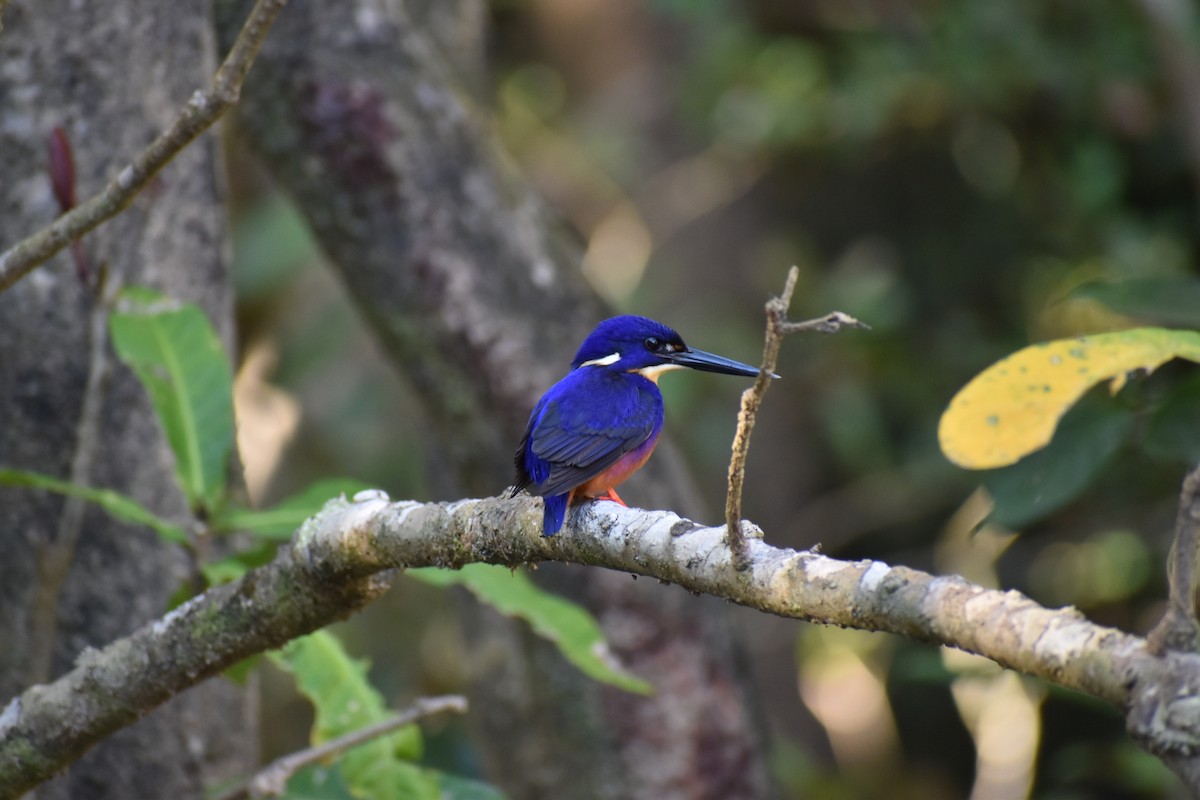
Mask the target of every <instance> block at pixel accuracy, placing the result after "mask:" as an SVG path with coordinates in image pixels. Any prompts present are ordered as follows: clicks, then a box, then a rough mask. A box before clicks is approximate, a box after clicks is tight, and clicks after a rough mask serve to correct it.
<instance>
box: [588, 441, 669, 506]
mask: <svg viewBox="0 0 1200 800" xmlns="http://www.w3.org/2000/svg"><path fill="white" fill-rule="evenodd" d="M656 444H658V436H657V435H655V436H651V437H650V438H649V439H647V440H646V441H645V442H643V443H642V444H640V445H638V447H636V448H635V449H633V450H630V451H629V452H628V453H626V454H625V455H623V456H621V457H620V458H619V459H617V461H616V463H614V464H613V465H612V466H611V467H609V468H608V469H606V470H604V472H601V473H600V474H599V475H597V476H596V477H594V478H592V479H591V480H589V481H587V482H586V483H581V484H579V485H578V486H576V487H575V489H574V490H573V491H572V493H571V497H572V499H574V498H577V497H578V498H583V497H600V496H601V495H605V494H608V490H609V489H612V488H615V487H617V486H620V485H621V484H622V483H624V482H625V479H626V478H628V477H629V476H630V475H632V474H633V473H635V472H637V471H638V470H639V469H641V468H642V465H643V464H645V463H646V460H647V459H649V458H650V454H651V453H653V452H654V446H655V445H656Z"/></svg>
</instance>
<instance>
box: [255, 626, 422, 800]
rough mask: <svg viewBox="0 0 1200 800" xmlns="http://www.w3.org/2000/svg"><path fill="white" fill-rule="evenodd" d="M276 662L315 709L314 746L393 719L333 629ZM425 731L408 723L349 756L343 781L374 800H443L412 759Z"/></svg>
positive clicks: (296, 644)
mask: <svg viewBox="0 0 1200 800" xmlns="http://www.w3.org/2000/svg"><path fill="white" fill-rule="evenodd" d="M271 660H272V661H273V662H274V663H275V664H276V665H277V666H279V667H280V668H281V669H284V670H286V671H287V672H290V673H291V674H292V675H293V676H294V677H295V679H296V686H297V688H299V690H300V692H301V693H303V694H304V696H305V697H307V698H308V699H309V700H310V701H312V704H313V707H314V709H315V711H316V721H315V722H314V724H313V731H312V740H313V743H314V744H318V743H320V742H324V741H328V740H329V739H334V738H337V737H338V736H342V735H344V734H347V733H349V732H350V731H354V730H358V729H359V728H363V727H366V726H367V725H371V724H374V723H376V722H379V721H381V720H383V719H386V718H388V717H390V716H391V712H390V711H388V709H387V707H386V706H385V705H384V702H383V698H382V697H381V696H380V694H379V692H378V691H376V689H375V687H373V686H372V685H371V684H370V683H369V682H368V681H367V665H366V662H364V661H358V660H355V659H352V658H351V657H350V656H349V655H348V654H347V653H346V651H345V649H344V648H343V647H342V643H341V641H339V640H338V639H337V637H335V636H334V635H333V634H331V633H329V632H328V631H317V632H316V633H314V634H311V635H309V636H305V637H303V638H301V639H296V640H294V641H292V642H290V643H288V645H287V646H286V647H284V648H283V650H281V651H278V652H275V653H272V654H271ZM421 750H422V739H421V730H420V728H418V727H417V726H416V725H409V726H406V727H404V728H401V729H400V730H398V731H396V732H395V733H392V734H388V735H387V736H383V737H380V738H378V739H375V740H373V741H370V742H367V743H366V744H363V745H361V746H359V747H355V748H354V749H352V750H349V751H347V752H346V754H345V755H343V756H342V757H341V759H340V761H339V764H340V769H341V773H342V779H343V780H344V781H345V783H346V786H347V788H349V790H350V793H351V794H353V795H354V796H355V797H363V798H371V799H372V800H438V798H439V790H438V786H437V780H436V779H435V778H434V777H432V776H431V775H429V774H427V773H426V772H425V771H424V770H422V769H421V768H420V767H418V766H417V765H416V764H413V763H411V762H410V761H409V760H411V759H416V758H419V757H420V756H421ZM402 759H409V760H402Z"/></svg>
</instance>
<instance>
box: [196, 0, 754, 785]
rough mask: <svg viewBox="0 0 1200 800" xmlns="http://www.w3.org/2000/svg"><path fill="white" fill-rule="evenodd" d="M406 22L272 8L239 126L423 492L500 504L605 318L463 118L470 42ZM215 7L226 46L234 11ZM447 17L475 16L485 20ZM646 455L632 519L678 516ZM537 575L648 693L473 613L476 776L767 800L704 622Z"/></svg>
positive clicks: (240, 8)
mask: <svg viewBox="0 0 1200 800" xmlns="http://www.w3.org/2000/svg"><path fill="white" fill-rule="evenodd" d="M418 6H419V7H421V8H428V7H429V4H411V5H409V6H408V7H407V9H406V8H405V6H404V4H401V3H394V4H390V5H388V6H387V7H386V8H387V10H386V11H384V10H383V8H382V7H380V6H379V5H378V4H376V3H371V2H361V3H360V2H344V3H310V4H297V5H293V6H292V7H290V8H288V9H287V12H286V13H285V14H284V15H282V16H281V18H280V20H279V23H278V26H279V27H278V28H277V30H276V31H275V32H274V34H273V35H272V37H271V38H270V40H269V41H268V42H267V43H266V46H265V48H264V50H263V53H262V55H261V56H260V59H259V62H258V64H257V65H256V68H255V71H254V73H252V74H251V76H250V79H249V81H248V83H247V86H246V90H245V93H244V95H243V98H244V101H243V103H242V105H241V106H240V107H239V121H240V123H241V126H242V129H243V132H244V135H245V136H246V138H247V139H248V140H249V141H250V143H251V145H252V146H253V147H254V148H255V149H256V150H257V151H258V152H259V153H261V154H262V155H263V157H264V159H265V161H266V162H267V164H268V165H269V167H270V168H271V169H272V171H273V172H274V174H275V175H276V176H277V178H278V179H279V181H280V182H281V184H282V185H283V186H284V187H285V189H286V190H287V191H288V192H290V193H291V194H292V195H293V197H294V198H295V199H296V201H297V202H298V204H299V206H300V208H301V210H302V211H303V213H304V214H305V215H306V216H307V218H308V220H309V222H310V224H311V225H312V228H313V230H314V232H315V233H316V236H317V238H318V240H319V241H320V242H321V245H322V249H323V250H324V252H325V253H326V254H327V255H328V256H329V257H330V259H331V260H332V261H333V262H334V264H335V266H336V268H337V269H338V270H339V272H340V274H341V276H342V277H343V279H344V280H345V282H346V284H347V286H348V287H349V289H350V292H351V295H352V296H353V297H354V298H355V300H356V302H357V303H358V304H359V306H360V308H361V309H362V311H363V313H364V315H365V317H366V318H367V319H368V321H369V322H370V323H371V324H372V325H373V327H374V328H375V330H376V331H377V333H378V335H379V336H380V339H381V340H382V342H383V344H384V346H385V348H386V349H387V351H388V352H389V353H390V354H391V356H392V358H393V359H394V360H395V361H396V363H397V365H398V366H399V367H400V368H401V369H402V370H403V371H404V373H405V374H406V376H407V377H408V378H409V379H410V380H411V381H412V382H413V384H414V385H415V387H416V388H417V389H418V391H419V392H420V393H421V395H422V396H423V398H424V400H425V407H426V410H427V414H428V417H429V421H430V424H431V428H432V431H433V432H432V434H431V447H430V453H429V457H431V458H435V459H444V460H445V463H446V464H447V466H448V469H446V470H441V472H443V473H445V475H446V477H445V478H444V479H443V483H442V484H441V485H436V484H435V490H436V491H438V492H439V493H443V494H444V497H445V498H447V499H449V498H452V497H455V496H461V494H462V493H466V494H476V493H482V494H495V493H497V492H499V491H501V490H502V489H503V488H504V487H505V486H506V485H507V484H508V483H509V482H510V481H511V471H512V452H513V450H514V448H515V444H516V441H517V439H518V438H519V435H520V432H521V430H522V428H523V426H524V421H525V417H526V416H527V415H528V413H529V409H530V408H531V407H532V405H533V402H534V401H535V400H536V398H537V395H538V393H539V392H540V391H542V390H544V389H545V388H546V387H548V386H549V385H550V383H551V382H553V380H555V379H557V378H558V377H559V376H561V375H562V374H563V372H564V371H565V369H566V365H567V364H568V363H569V361H570V357H571V354H572V353H573V351H574V349H575V347H576V346H577V345H578V343H579V341H580V340H581V339H582V337H583V336H584V335H585V334H586V333H587V331H588V330H590V328H591V327H592V325H593V324H594V323H595V322H596V321H597V320H598V319H600V318H601V317H602V316H604V315H605V313H604V309H603V308H602V306H601V304H600V303H599V302H598V301H597V299H596V298H595V297H594V295H593V294H592V293H591V292H590V290H589V289H588V288H587V287H586V285H585V284H584V283H583V281H582V278H581V277H580V274H579V271H578V264H579V261H580V255H581V254H580V250H579V247H578V245H577V244H576V242H575V241H574V239H573V238H572V237H571V236H570V235H569V234H568V233H567V232H565V231H564V230H563V229H562V228H561V226H559V225H558V224H557V223H556V222H555V221H554V220H553V219H552V218H551V216H550V215H549V213H548V212H547V211H546V209H545V208H544V207H543V206H542V204H541V203H540V201H539V200H538V199H537V198H536V197H535V196H533V194H532V193H531V192H530V190H529V189H528V188H527V187H526V186H525V184H524V183H523V182H522V180H521V179H520V177H519V176H518V175H517V174H516V173H515V171H514V170H513V168H512V166H511V164H510V162H509V161H508V160H507V159H506V157H505V156H504V154H503V153H502V152H500V150H499V148H498V147H497V145H496V144H495V142H494V141H493V137H492V135H491V133H490V131H489V129H488V123H487V117H486V115H485V114H483V113H481V112H480V111H479V110H478V108H477V107H476V105H475V101H474V100H473V99H472V98H473V97H478V96H479V94H480V93H479V92H478V91H477V90H475V91H472V90H470V89H467V88H464V84H463V83H462V82H461V80H460V77H459V76H460V74H462V73H463V71H464V69H468V68H469V67H470V65H472V64H481V63H482V59H481V58H479V57H476V56H473V55H472V54H471V53H465V52H463V51H462V47H463V44H462V43H463V41H467V42H478V41H481V39H482V37H480V36H465V37H464V36H453V35H452V36H446V35H445V33H444V32H445V31H454V30H458V29H457V28H456V27H455V26H454V25H448V24H446V22H447V20H446V19H445V17H444V16H443V18H442V19H441V20H440V22H439V24H436V25H433V24H426V22H425V20H424V19H420V20H418V21H416V22H414V20H413V19H412V18H411V17H410V16H409V14H410V13H412V14H416V13H418V12H417V11H414V9H416V8H418ZM218 8H219V9H220V11H219V12H218V14H219V20H218V23H219V25H218V27H219V29H221V30H222V36H223V37H224V38H226V40H228V38H229V37H230V36H231V35H232V30H233V27H232V26H233V25H236V20H238V19H239V18H240V16H241V15H242V14H243V13H244V10H245V5H244V3H243V2H241V0H228V2H224V3H218ZM455 8H457V9H458V10H459V12H460V13H462V14H464V15H465V16H466V18H467V19H477V15H478V13H479V8H480V4H479V3H477V2H474V0H463V2H459V3H457V4H455ZM443 13H444V12H443ZM428 31H432V32H433V33H432V35H430V34H429V33H427V32H428ZM482 83H483V81H482V80H480V79H479V78H478V77H477V78H476V79H475V80H474V81H471V86H472V87H474V86H477V85H480V84H482ZM731 413H732V411H731ZM659 453H660V454H659V455H656V457H655V459H653V460H652V462H651V465H650V466H649V467H648V468H647V469H646V470H645V471H644V472H645V475H646V477H645V478H640V480H639V483H640V484H641V485H643V486H647V487H650V488H649V491H647V492H646V493H645V494H644V495H643V496H644V497H645V501H646V502H648V503H650V504H652V507H653V506H656V507H671V508H677V509H681V510H684V511H690V510H694V509H695V504H694V503H693V502H690V501H691V497H692V496H693V493H692V492H691V490H690V489H689V488H688V481H687V479H686V476H685V475H684V474H683V471H682V470H681V469H680V468H679V466H678V463H677V460H676V459H673V458H672V454H671V448H670V447H669V446H667V447H660V448H659ZM438 472H439V470H437V468H436V467H435V468H432V469H430V470H429V473H430V474H436V473H438ZM538 576H539V579H541V580H543V581H544V582H545V581H548V582H550V583H553V584H556V585H557V587H558V588H560V589H563V590H566V591H568V592H569V593H570V594H571V595H573V596H574V597H576V598H578V599H581V600H582V601H584V602H586V603H587V604H588V605H589V606H590V607H591V608H592V610H593V611H594V613H596V614H597V616H598V617H599V619H600V621H601V624H602V625H603V626H604V628H605V631H606V634H607V635H608V637H609V641H610V642H611V643H612V644H613V646H614V650H615V652H616V654H617V655H618V657H619V658H620V659H621V660H622V661H624V662H625V663H626V664H627V665H629V666H630V667H632V668H633V669H634V670H635V671H638V672H639V673H640V674H642V675H643V676H644V677H646V678H647V679H649V680H650V681H652V682H653V683H654V684H655V685H656V688H657V694H656V695H655V697H653V698H643V697H636V698H635V697H631V696H627V695H624V694H622V693H620V692H617V691H616V690H611V689H607V688H603V687H600V686H598V685H596V684H593V683H590V682H588V681H587V680H586V679H583V678H582V677H581V676H579V675H578V674H577V673H576V672H575V671H574V670H573V669H572V668H571V667H569V666H568V665H566V664H565V662H564V661H563V660H562V659H561V657H559V656H558V655H557V653H554V652H553V651H552V650H551V649H550V648H549V647H548V646H546V645H544V644H543V643H542V642H541V641H540V640H537V639H536V637H531V636H529V635H528V634H527V633H526V632H525V631H524V630H523V629H521V628H520V627H518V626H514V625H513V624H512V623H510V622H508V621H505V620H501V619H500V618H499V617H497V616H494V615H491V614H490V613H489V612H484V613H485V614H486V616H485V617H484V618H482V619H477V620H475V621H474V624H473V625H472V627H473V629H474V631H475V633H476V645H477V647H478V648H479V650H480V651H489V650H490V652H495V651H496V647H495V645H496V644H497V643H499V644H501V645H502V646H503V652H504V653H505V656H504V657H503V658H493V659H489V664H490V666H489V668H488V672H487V674H486V675H485V676H481V680H480V681H479V682H478V685H477V687H476V690H475V692H474V697H473V698H472V712H471V715H470V717H471V720H472V722H473V723H474V724H475V725H476V726H477V731H478V733H479V734H480V735H479V736H478V741H479V743H480V745H481V748H482V749H483V751H484V756H485V758H486V760H487V761H488V765H489V772H490V777H492V778H493V779H494V780H496V781H498V782H499V783H500V784H501V785H502V786H503V787H504V788H505V789H506V790H507V791H509V792H510V793H511V794H512V796H514V797H521V798H537V797H546V798H550V797H593V798H626V797H654V798H689V797H697V798H698V797H722V798H741V797H766V796H769V795H770V788H769V786H768V781H767V779H766V777H765V776H766V771H765V769H764V759H763V748H762V747H761V738H760V736H759V734H758V731H757V729H756V725H755V722H756V720H755V719H754V718H753V715H752V714H751V713H750V711H749V709H750V708H751V707H752V705H753V704H752V702H750V701H749V699H748V696H747V692H746V691H745V689H744V682H743V674H742V672H741V670H740V669H739V666H738V664H737V659H736V657H735V648H734V646H733V645H732V644H731V642H732V638H731V637H730V636H729V635H728V630H727V629H726V623H725V621H724V620H725V609H724V608H723V606H722V605H721V604H720V603H706V602H699V601H696V600H694V599H693V598H691V597H689V596H687V595H685V594H684V593H681V592H678V591H673V590H669V589H665V588H664V587H660V586H654V585H649V584H650V582H647V581H641V582H637V583H635V582H634V581H632V580H631V579H630V578H629V577H628V576H626V575H620V574H614V573H603V572H598V571H594V570H588V571H582V570H578V569H570V568H566V569H563V570H555V569H553V568H543V569H539V571H538Z"/></svg>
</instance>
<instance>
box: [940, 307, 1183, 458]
mask: <svg viewBox="0 0 1200 800" xmlns="http://www.w3.org/2000/svg"><path fill="white" fill-rule="evenodd" d="M1176 357H1178V358H1186V359H1188V360H1190V361H1200V333H1197V332H1196V331H1173V330H1166V329H1164V328H1136V329H1134V330H1129V331H1119V332H1117V333H1098V334H1095V335H1094V336H1077V337H1075V338H1073V339H1059V340H1057V341H1053V342H1046V343H1044V344H1038V345H1033V346H1031V347H1026V348H1025V349H1023V350H1018V351H1017V352H1016V353H1013V354H1012V355H1011V356H1009V357H1007V358H1005V359H1002V360H1000V361H998V362H996V363H995V364H993V365H992V366H990V367H988V368H987V369H985V370H984V371H983V372H981V373H979V374H978V375H976V376H975V377H974V378H973V379H972V380H971V382H970V383H968V384H967V385H966V386H964V387H963V388H962V390H961V391H959V393H958V394H957V395H955V397H954V399H953V400H951V401H950V406H949V407H948V408H947V409H946V411H945V413H944V414H942V419H941V422H940V423H939V425H938V441H939V442H940V443H941V446H942V452H943V453H945V455H946V457H947V458H948V459H950V460H951V461H953V462H954V463H955V464H958V465H959V466H960V467H965V468H967V469H991V468H993V467H1004V466H1008V465H1009V464H1013V463H1015V462H1016V461H1017V460H1018V459H1020V458H1023V457H1024V456H1026V455H1028V454H1029V453H1032V452H1033V451H1034V450H1037V449H1039V448H1042V447H1044V446H1045V445H1046V443H1047V442H1049V441H1050V438H1051V437H1052V436H1053V435H1054V428H1055V426H1056V425H1057V424H1058V420H1059V418H1060V417H1062V415H1063V414H1065V413H1066V412H1067V409H1069V408H1070V407H1071V406H1072V405H1074V403H1075V401H1076V400H1078V399H1079V398H1080V397H1082V396H1083V393H1084V392H1086V391H1087V390H1088V389H1090V388H1091V387H1092V386H1094V385H1095V384H1097V383H1099V382H1100V381H1103V380H1109V379H1111V381H1112V384H1111V388H1112V392H1113V393H1114V394H1115V393H1116V392H1117V391H1119V390H1120V388H1121V386H1122V385H1123V384H1124V383H1125V378H1126V375H1127V374H1128V373H1129V372H1132V371H1134V370H1139V369H1140V370H1145V371H1147V372H1151V371H1153V370H1154V369H1155V368H1157V367H1158V366H1159V365H1160V364H1162V363H1163V362H1164V361H1169V360H1170V359H1172V358H1176Z"/></svg>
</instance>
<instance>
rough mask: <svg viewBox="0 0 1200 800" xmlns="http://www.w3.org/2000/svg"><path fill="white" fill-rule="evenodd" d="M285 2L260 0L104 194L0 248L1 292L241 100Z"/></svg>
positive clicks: (125, 198)
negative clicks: (205, 75)
mask: <svg viewBox="0 0 1200 800" xmlns="http://www.w3.org/2000/svg"><path fill="white" fill-rule="evenodd" d="M286 4H287V0H258V2H257V3H255V5H254V9H253V11H251V12H250V16H249V17H248V18H247V19H246V24H245V25H244V26H243V27H242V30H241V33H240V34H238V38H237V41H236V42H234V45H233V47H232V48H230V50H229V55H228V56H227V57H226V58H225V62H224V63H223V64H221V67H220V69H218V70H217V74H216V75H215V76H214V78H213V82H212V84H211V85H210V86H209V87H208V88H207V89H205V90H200V91H197V92H195V93H194V94H193V95H192V97H191V99H190V100H188V102H187V105H185V106H184V107H183V110H182V111H180V112H179V116H177V117H176V118H175V121H174V122H173V123H172V124H171V127H170V128H168V129H167V130H166V131H165V132H163V133H161V134H159V136H158V138H156V139H155V140H154V141H153V142H151V143H150V145H149V146H148V147H147V148H146V149H145V150H143V151H142V152H141V153H140V154H139V155H138V156H137V157H136V158H135V159H134V160H133V161H132V162H130V163H129V164H128V165H126V166H125V167H124V168H123V169H122V170H121V171H120V172H119V173H118V174H117V176H116V177H115V178H113V179H112V180H111V181H109V183H108V185H107V186H105V187H104V189H103V190H102V191H101V192H100V193H99V194H97V195H95V196H94V197H92V198H91V199H89V200H87V201H85V202H84V203H82V204H80V205H79V206H77V207H76V208H74V209H72V210H71V211H70V212H68V213H66V214H63V215H62V216H60V217H59V218H58V219H56V220H55V221H54V222H53V223H52V224H50V225H49V226H47V227H45V228H43V229H42V230H40V231H38V232H37V233H35V234H33V235H32V236H30V237H28V238H26V239H23V240H22V241H20V242H18V243H17V244H15V245H13V246H12V247H10V248H9V249H7V250H5V251H4V252H3V253H0V292H3V291H4V290H6V289H8V288H9V287H10V286H12V285H13V284H14V283H16V282H17V281H18V280H20V279H21V278H22V277H24V276H25V275H26V274H28V273H29V272H30V271H32V270H33V269H34V268H35V267H37V266H38V265H40V264H43V263H45V262H46V261H47V260H48V259H49V258H50V257H51V256H53V255H54V254H55V253H57V252H58V251H59V250H62V249H63V248H64V247H66V246H67V245H69V244H70V243H71V242H72V241H73V240H75V239H78V238H79V237H80V236H82V235H83V234H85V233H87V232H88V231H90V230H92V229H93V228H95V227H96V226H98V225H99V224H100V223H102V222H104V221H106V220H109V219H111V218H113V217H115V216H116V215H117V214H119V213H120V212H121V211H123V210H124V209H125V208H127V207H128V206H129V204H130V203H131V202H133V199H134V198H135V197H136V196H137V195H138V193H139V192H141V191H142V189H144V188H145V187H146V185H147V184H149V183H150V180H151V179H152V178H153V177H154V176H155V175H157V174H158V172H159V171H160V170H161V169H162V168H163V167H164V166H166V165H167V164H168V163H170V161H171V160H172V159H173V158H175V156H176V155H178V154H179V152H180V151H182V150H183V149H184V148H185V147H187V146H188V145H189V144H191V143H192V142H193V141H195V140H196V138H197V137H199V136H200V134H202V133H204V131H206V130H208V128H209V127H211V126H212V124H213V123H214V122H216V121H217V120H218V119H220V118H221V115H222V114H224V113H225V111H227V110H228V109H229V108H230V107H231V106H233V105H234V104H235V103H237V100H238V96H239V93H240V92H241V87H242V82H243V81H244V80H245V78H246V73H247V72H249V70H250V65H251V64H252V63H253V62H254V58H255V56H256V55H258V50H259V48H260V47H261V46H262V42H263V39H265V38H266V35H267V31H268V30H270V28H271V23H273V22H274V21H275V17H276V16H278V14H279V12H280V11H281V10H282V9H283V7H284V6H285V5H286ZM0 10H2V9H0Z"/></svg>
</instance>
